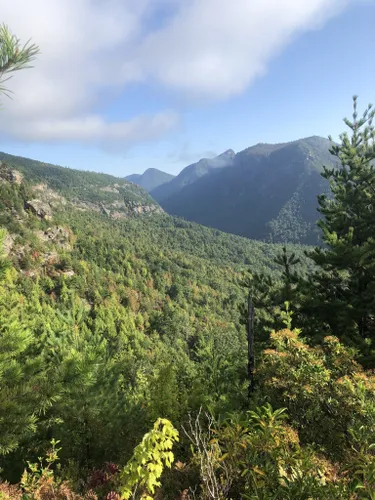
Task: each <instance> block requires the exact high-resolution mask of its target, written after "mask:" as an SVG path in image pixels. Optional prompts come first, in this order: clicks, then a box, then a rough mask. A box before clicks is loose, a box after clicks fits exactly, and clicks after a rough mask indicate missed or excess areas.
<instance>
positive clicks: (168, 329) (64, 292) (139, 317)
mask: <svg viewBox="0 0 375 500" xmlns="http://www.w3.org/2000/svg"><path fill="white" fill-rule="evenodd" d="M2 29H3V31H2V33H0V40H3V45H2V46H1V45H0V49H1V50H5V49H7V50H8V51H10V50H11V49H12V48H13V49H14V46H15V45H16V46H17V43H16V42H17V40H16V39H14V38H12V36H11V35H10V34H9V33H8V32H7V31H6V29H5V28H2ZM7 37H8V38H7ZM9 37H10V38H9ZM5 42H6V43H5ZM4 47H5V49H4ZM23 51H26V52H23ZM23 51H18V52H17V53H15V55H14V57H15V58H16V59H15V60H13V59H11V58H10V59H9V58H8V59H4V58H1V60H0V65H1V64H2V66H0V67H3V69H4V68H5V69H7V66H6V65H7V64H8V62H7V61H11V62H12V61H13V64H15V65H16V66H17V62H18V64H19V65H20V66H19V67H22V65H23V64H24V63H25V62H28V60H29V59H30V58H31V57H33V55H35V51H36V48H35V47H34V46H28V45H26V46H25V48H24V49H23ZM28 51H29V52H28ZM22 57H23V59H22ZM17 58H20V59H19V60H18V59H17ZM4 61H5V63H4ZM4 71H5V70H4ZM4 71H3V73H4ZM1 76H2V72H1V71H0V80H1ZM353 106H354V109H353V117H352V119H350V120H349V119H345V125H346V127H347V129H348V132H344V133H343V134H342V135H341V136H340V142H338V143H337V142H333V141H332V145H331V149H330V152H331V154H332V156H333V157H334V158H335V163H334V165H336V166H331V165H330V166H329V167H324V168H323V174H322V175H323V177H324V178H325V179H326V180H327V181H328V182H329V184H330V188H331V193H330V194H327V193H325V194H322V195H321V196H319V198H318V200H317V207H318V210H319V214H320V220H319V222H318V227H319V230H320V231H321V234H322V244H321V245H319V246H316V247H303V246H298V245H285V246H283V245H277V244H266V243H262V242H259V241H251V240H248V239H246V238H242V237H239V236H233V235H230V234H225V233H222V232H220V231H218V230H216V229H209V228H205V227H203V226H200V225H198V224H195V223H192V222H187V221H184V220H183V219H179V218H174V217H171V216H169V215H167V214H165V213H164V212H162V211H161V210H160V211H159V210H152V211H148V210H147V211H145V210H143V211H142V210H141V211H139V210H135V211H134V210H133V211H132V210H130V209H129V207H134V203H137V205H136V206H137V207H138V208H139V207H144V206H150V204H151V205H152V204H153V203H155V205H156V202H154V201H153V200H152V199H151V198H150V197H149V195H147V193H145V192H144V191H143V190H141V189H140V188H135V187H134V188H129V189H128V188H127V183H126V181H120V180H119V179H115V178H112V177H110V176H103V177H102V176H101V175H102V174H94V173H85V172H77V171H74V170H71V169H66V168H63V167H56V166H51V165H44V167H43V165H41V164H39V163H37V162H36V163H35V162H32V161H28V160H27V159H23V158H17V157H11V156H7V155H2V156H1V163H0V228H1V229H0V246H1V249H2V251H1V257H0V499H1V500H11V499H12V500H13V499H30V500H31V499H35V500H47V499H48V500H50V499H66V500H68V499H69V500H70V499H77V500H78V499H108V500H117V499H120V498H123V499H139V500H140V499H147V500H152V499H156V500H157V499H165V500H172V499H181V500H182V499H185V500H193V499H200V500H211V499H212V500H237V499H243V500H249V499H264V500H266V499H267V500H268V499H280V500H284V499H362V498H363V499H375V438H374V436H375V373H374V369H375V237H374V209H375V167H374V160H375V142H374V138H375V132H374V128H373V119H374V116H375V111H374V109H373V108H372V106H369V107H368V108H366V109H365V111H364V113H362V114H361V113H359V112H358V110H357V98H356V97H354V100H353ZM115 184H116V186H115ZM41 185H42V187H41ZM122 186H124V187H122ZM114 189H116V190H117V191H114ZM36 197H39V198H41V199H40V200H39V199H38V202H40V203H39V204H38V205H37V203H36V202H35V200H36ZM120 198H121V200H122V202H123V205H121V207H122V208H121V210H120V213H121V214H122V215H121V217H120V216H116V217H115V218H114V217H113V216H112V215H113V212H112V208H108V207H112V204H113V203H114V204H115V206H118V202H119V199H120ZM45 205H48V210H45V209H44V208H43V207H44V206H45ZM116 213H117V212H116Z"/></svg>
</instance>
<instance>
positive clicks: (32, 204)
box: [25, 199, 52, 220]
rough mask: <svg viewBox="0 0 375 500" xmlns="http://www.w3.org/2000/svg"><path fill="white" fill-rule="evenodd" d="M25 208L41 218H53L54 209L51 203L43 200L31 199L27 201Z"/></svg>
mask: <svg viewBox="0 0 375 500" xmlns="http://www.w3.org/2000/svg"><path fill="white" fill-rule="evenodd" d="M25 209H26V210H30V211H31V212H32V213H33V214H34V215H36V216H37V217H39V218H40V219H46V220H50V219H52V209H51V207H50V205H49V204H47V203H45V202H43V201H41V200H37V199H35V200H30V201H27V202H26V203H25Z"/></svg>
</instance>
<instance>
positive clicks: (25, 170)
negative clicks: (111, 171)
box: [0, 152, 162, 219]
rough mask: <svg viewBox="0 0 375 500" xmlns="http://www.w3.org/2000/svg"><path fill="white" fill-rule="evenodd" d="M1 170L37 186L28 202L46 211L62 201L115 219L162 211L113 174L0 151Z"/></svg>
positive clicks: (146, 194)
mask: <svg viewBox="0 0 375 500" xmlns="http://www.w3.org/2000/svg"><path fill="white" fill-rule="evenodd" d="M0 169H1V170H2V175H3V178H4V176H6V175H7V174H6V172H7V171H8V172H13V174H11V173H9V174H8V176H11V175H16V176H18V177H19V179H23V180H24V181H26V182H28V183H31V184H32V185H33V186H34V188H33V193H32V200H29V201H32V202H33V204H34V205H35V206H42V205H43V206H44V210H45V211H47V212H50V210H51V209H53V207H54V206H55V205H61V204H63V205H69V206H72V207H76V208H78V209H80V210H93V211H96V212H102V213H104V214H105V215H107V216H108V217H110V218H112V219H124V218H127V217H129V216H134V215H139V214H142V213H151V212H162V209H161V208H160V206H159V205H158V204H157V203H156V202H155V201H154V200H153V199H152V198H151V197H150V195H149V194H148V193H147V192H146V191H145V190H143V189H142V188H141V187H139V186H137V185H135V184H133V183H131V182H129V181H127V180H124V179H119V178H117V177H114V176H112V175H107V174H99V173H96V172H87V171H83V170H73V169H70V168H64V167H60V166H57V165H52V164H49V163H43V162H40V161H36V160H31V159H29V158H22V157H19V156H13V155H9V154H6V153H1V152H0ZM14 172H16V173H15V174H14ZM41 204H42V205H41Z"/></svg>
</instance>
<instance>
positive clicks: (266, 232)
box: [151, 137, 333, 243]
mask: <svg viewBox="0 0 375 500" xmlns="http://www.w3.org/2000/svg"><path fill="white" fill-rule="evenodd" d="M329 145H330V142H329V141H328V140H326V139H322V138H320V137H310V138H307V139H301V140H298V141H295V142H292V143H286V144H275V145H269V144H258V145H256V146H253V147H251V148H248V149H246V150H244V151H242V152H240V153H238V154H236V155H235V156H234V155H233V156H231V157H230V161H229V163H228V165H227V166H224V165H222V168H220V169H210V170H207V171H206V172H205V175H202V176H200V177H199V178H194V179H193V180H192V181H191V182H189V183H188V184H182V183H180V184H178V180H179V177H180V176H181V175H182V174H183V173H184V171H183V172H182V173H181V174H180V176H177V177H176V178H175V179H173V181H171V182H170V183H168V184H165V185H164V186H162V188H159V189H156V190H154V191H152V192H151V195H152V196H153V197H155V199H156V200H157V201H159V202H160V203H161V205H162V207H163V208H164V209H165V210H166V211H167V212H168V213H170V214H175V215H179V216H182V217H184V218H186V219H188V220H192V221H195V222H198V223H200V224H204V225H206V226H211V227H216V228H218V229H221V230H223V231H227V232H230V233H235V234H239V235H242V236H247V237H249V238H253V239H260V240H265V241H275V242H285V241H289V242H298V243H315V242H316V241H317V240H318V235H319V233H318V230H317V228H316V220H317V219H318V212H317V195H318V194H321V193H323V192H327V191H328V189H329V188H328V184H327V181H326V180H325V179H323V178H322V177H321V175H320V174H321V172H322V168H323V165H327V166H330V165H332V161H333V160H332V157H331V155H330V154H329ZM188 168H189V167H188Z"/></svg>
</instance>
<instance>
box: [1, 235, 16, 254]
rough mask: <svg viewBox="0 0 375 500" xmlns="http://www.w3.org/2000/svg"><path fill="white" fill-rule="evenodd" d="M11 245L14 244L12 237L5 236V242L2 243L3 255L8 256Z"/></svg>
mask: <svg viewBox="0 0 375 500" xmlns="http://www.w3.org/2000/svg"><path fill="white" fill-rule="evenodd" d="M13 243H14V237H13V236H12V235H11V234H7V235H6V236H5V240H4V243H3V252H4V253H5V255H9V254H10V252H11V250H12V247H13Z"/></svg>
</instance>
